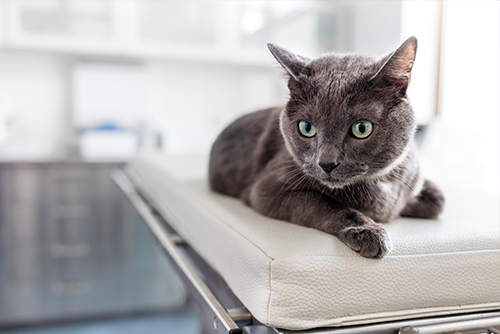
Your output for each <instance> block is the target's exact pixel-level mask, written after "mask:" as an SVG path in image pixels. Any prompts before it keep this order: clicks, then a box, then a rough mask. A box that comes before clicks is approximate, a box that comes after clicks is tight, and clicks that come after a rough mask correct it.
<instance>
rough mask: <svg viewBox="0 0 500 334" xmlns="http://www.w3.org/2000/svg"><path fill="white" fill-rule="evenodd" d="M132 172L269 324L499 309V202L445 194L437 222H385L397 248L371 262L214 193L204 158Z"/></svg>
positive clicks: (155, 158)
mask: <svg viewBox="0 0 500 334" xmlns="http://www.w3.org/2000/svg"><path fill="white" fill-rule="evenodd" d="M128 169H129V170H130V171H131V173H130V175H131V176H132V177H133V180H134V182H135V184H136V185H138V186H139V188H140V189H141V190H142V191H143V192H146V193H147V196H148V197H149V198H151V199H152V200H153V202H154V203H153V204H154V205H155V206H156V207H157V209H158V210H159V211H160V212H161V213H162V214H163V215H164V216H165V218H166V219H167V220H168V222H169V223H170V224H171V225H172V226H173V227H174V228H175V229H176V230H177V232H178V233H179V234H180V235H182V237H184V238H185V239H186V240H187V242H188V243H189V244H190V245H191V246H192V247H193V248H194V249H195V250H196V251H197V252H198V253H199V254H200V255H201V256H202V257H203V258H204V259H205V260H206V261H207V262H208V263H209V264H210V265H211V266H212V267H213V268H214V269H215V270H217V271H218V272H219V273H220V274H221V275H222V277H223V278H224V279H225V280H226V282H227V283H228V285H229V286H230V287H231V289H232V290H233V291H234V293H235V294H236V295H237V296H238V297H239V298H240V299H241V301H242V302H243V303H244V304H245V306H246V307H247V308H248V309H249V310H250V312H251V313H252V314H253V315H254V316H255V317H256V318H257V319H258V320H259V321H261V322H262V323H264V324H268V325H271V326H276V327H280V328H286V329H296V330H299V329H308V328H315V327H323V326H342V325H354V324H364V323H372V322H381V321H389V320H398V319H407V318H415V317H427V316H434V315H443V314H454V313H465V312H474V311H484V310H492V309H500V249H499V248H500V225H499V203H498V197H496V196H490V195H482V194H479V193H478V194H476V193H474V194H473V193H468V192H464V191H456V190H455V189H453V188H447V187H445V188H444V189H443V190H444V194H445V197H446V201H447V203H446V208H445V212H444V213H443V214H442V216H441V217H440V218H439V219H438V220H424V219H408V218H404V219H403V218H401V219H397V220H396V221H393V222H391V223H388V224H386V228H387V230H388V232H389V234H390V236H391V239H392V244H393V249H392V251H391V252H390V253H389V254H388V255H386V256H385V257H384V258H383V259H366V258H363V257H361V256H359V255H358V254H357V253H355V252H354V251H352V250H351V249H349V248H348V247H347V246H345V245H344V244H343V243H342V242H340V241H339V240H338V239H337V238H335V237H333V236H331V235H328V234H326V233H323V232H320V231H317V230H314V229H310V228H305V227H301V226H297V225H293V224H290V223H286V222H283V221H279V220H275V219H270V218H267V217H264V216H262V215H260V214H258V213H257V212H255V211H254V210H252V209H251V208H249V207H247V206H245V205H244V204H243V203H242V202H241V201H239V200H237V199H234V198H230V197H227V196H223V195H219V194H216V193H214V192H212V191H211V190H210V189H209V187H208V182H207V179H206V174H207V169H208V168H207V159H206V158H200V157H179V156H166V155H162V154H159V153H143V154H141V155H138V156H137V157H136V158H135V159H134V160H133V162H132V163H131V164H130V166H129V167H128ZM438 184H439V182H438Z"/></svg>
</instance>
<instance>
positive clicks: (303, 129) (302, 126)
mask: <svg viewBox="0 0 500 334" xmlns="http://www.w3.org/2000/svg"><path fill="white" fill-rule="evenodd" d="M299 131H300V133H301V134H302V135H303V136H304V137H309V138H310V137H314V135H315V134H316V128H315V127H314V125H312V124H311V123H309V122H306V121H300V122H299Z"/></svg>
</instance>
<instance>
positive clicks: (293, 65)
mask: <svg viewBox="0 0 500 334" xmlns="http://www.w3.org/2000/svg"><path fill="white" fill-rule="evenodd" d="M267 47H268V48H269V51H271V53H272V54H273V56H274V58H276V60H277V61H278V63H280V65H281V66H283V68H284V69H285V70H286V71H287V72H288V74H290V76H291V77H292V78H294V79H295V80H298V79H299V74H300V72H302V69H303V68H304V67H305V66H306V65H307V63H309V61H310V59H308V58H306V57H302V56H299V55H298V54H295V53H293V52H291V51H288V50H287V49H284V48H282V47H279V46H277V45H276V44H272V43H267Z"/></svg>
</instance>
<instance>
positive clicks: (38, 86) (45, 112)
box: [0, 51, 287, 157]
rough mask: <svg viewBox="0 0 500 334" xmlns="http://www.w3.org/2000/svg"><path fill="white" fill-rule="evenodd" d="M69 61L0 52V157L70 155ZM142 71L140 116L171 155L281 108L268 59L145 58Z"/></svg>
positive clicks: (277, 78)
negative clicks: (251, 62)
mask: <svg viewBox="0 0 500 334" xmlns="http://www.w3.org/2000/svg"><path fill="white" fill-rule="evenodd" d="M76 62H78V60H76V59H74V58H73V57H71V56H64V55H56V54H43V53H23V52H9V51H1V52H0V122H1V123H2V124H3V123H5V121H7V122H8V124H9V125H8V126H6V127H5V126H4V127H3V130H2V128H0V156H4V157H5V156H13V155H14V156H19V155H20V156H30V157H32V156H47V155H49V156H54V155H61V154H66V153H68V152H72V151H74V150H75V145H76V144H77V142H76V137H75V132H74V128H73V124H72V120H71V110H70V109H71V104H70V98H71V96H70V91H71V90H70V87H69V85H70V79H69V78H70V72H71V66H72V64H74V63H76ZM118 62H119V61H118ZM144 68H145V71H146V85H147V106H146V108H145V110H144V115H145V118H146V119H147V120H148V123H149V125H150V126H151V127H152V128H153V129H154V130H156V131H159V132H160V133H161V134H162V135H163V137H164V142H165V145H166V146H167V149H169V150H173V151H179V150H182V149H187V150H193V151H200V150H205V151H206V150H208V148H209V146H210V142H211V141H212V140H213V139H214V136H215V134H216V133H217V132H218V131H220V129H221V128H222V127H223V126H225V125H226V124H228V123H229V122H230V121H231V120H233V119H235V118H236V117H238V116H239V115H242V114H243V113H246V112H250V111H254V110H257V109H260V108H265V107H270V106H273V105H276V104H280V103H283V102H284V101H285V99H286V95H287V91H286V89H285V87H286V86H285V84H284V80H282V78H281V72H280V71H279V70H278V69H276V68H275V65H274V60H273V59H272V57H271V56H270V58H269V67H268V68H264V67H246V66H224V65H211V64H197V63H192V62H169V61H147V62H145V63H144ZM6 118H7V119H6ZM2 131H3V132H4V133H3V135H2ZM2 138H3V140H2Z"/></svg>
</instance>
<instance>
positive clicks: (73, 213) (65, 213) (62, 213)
mask: <svg viewBox="0 0 500 334" xmlns="http://www.w3.org/2000/svg"><path fill="white" fill-rule="evenodd" d="M89 212H90V208H89V206H88V205H85V204H77V205H54V206H52V207H51V208H50V215H51V216H52V217H53V218H56V219H60V218H62V219H74V218H84V217H85V216H87V214H88V213H89Z"/></svg>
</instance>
